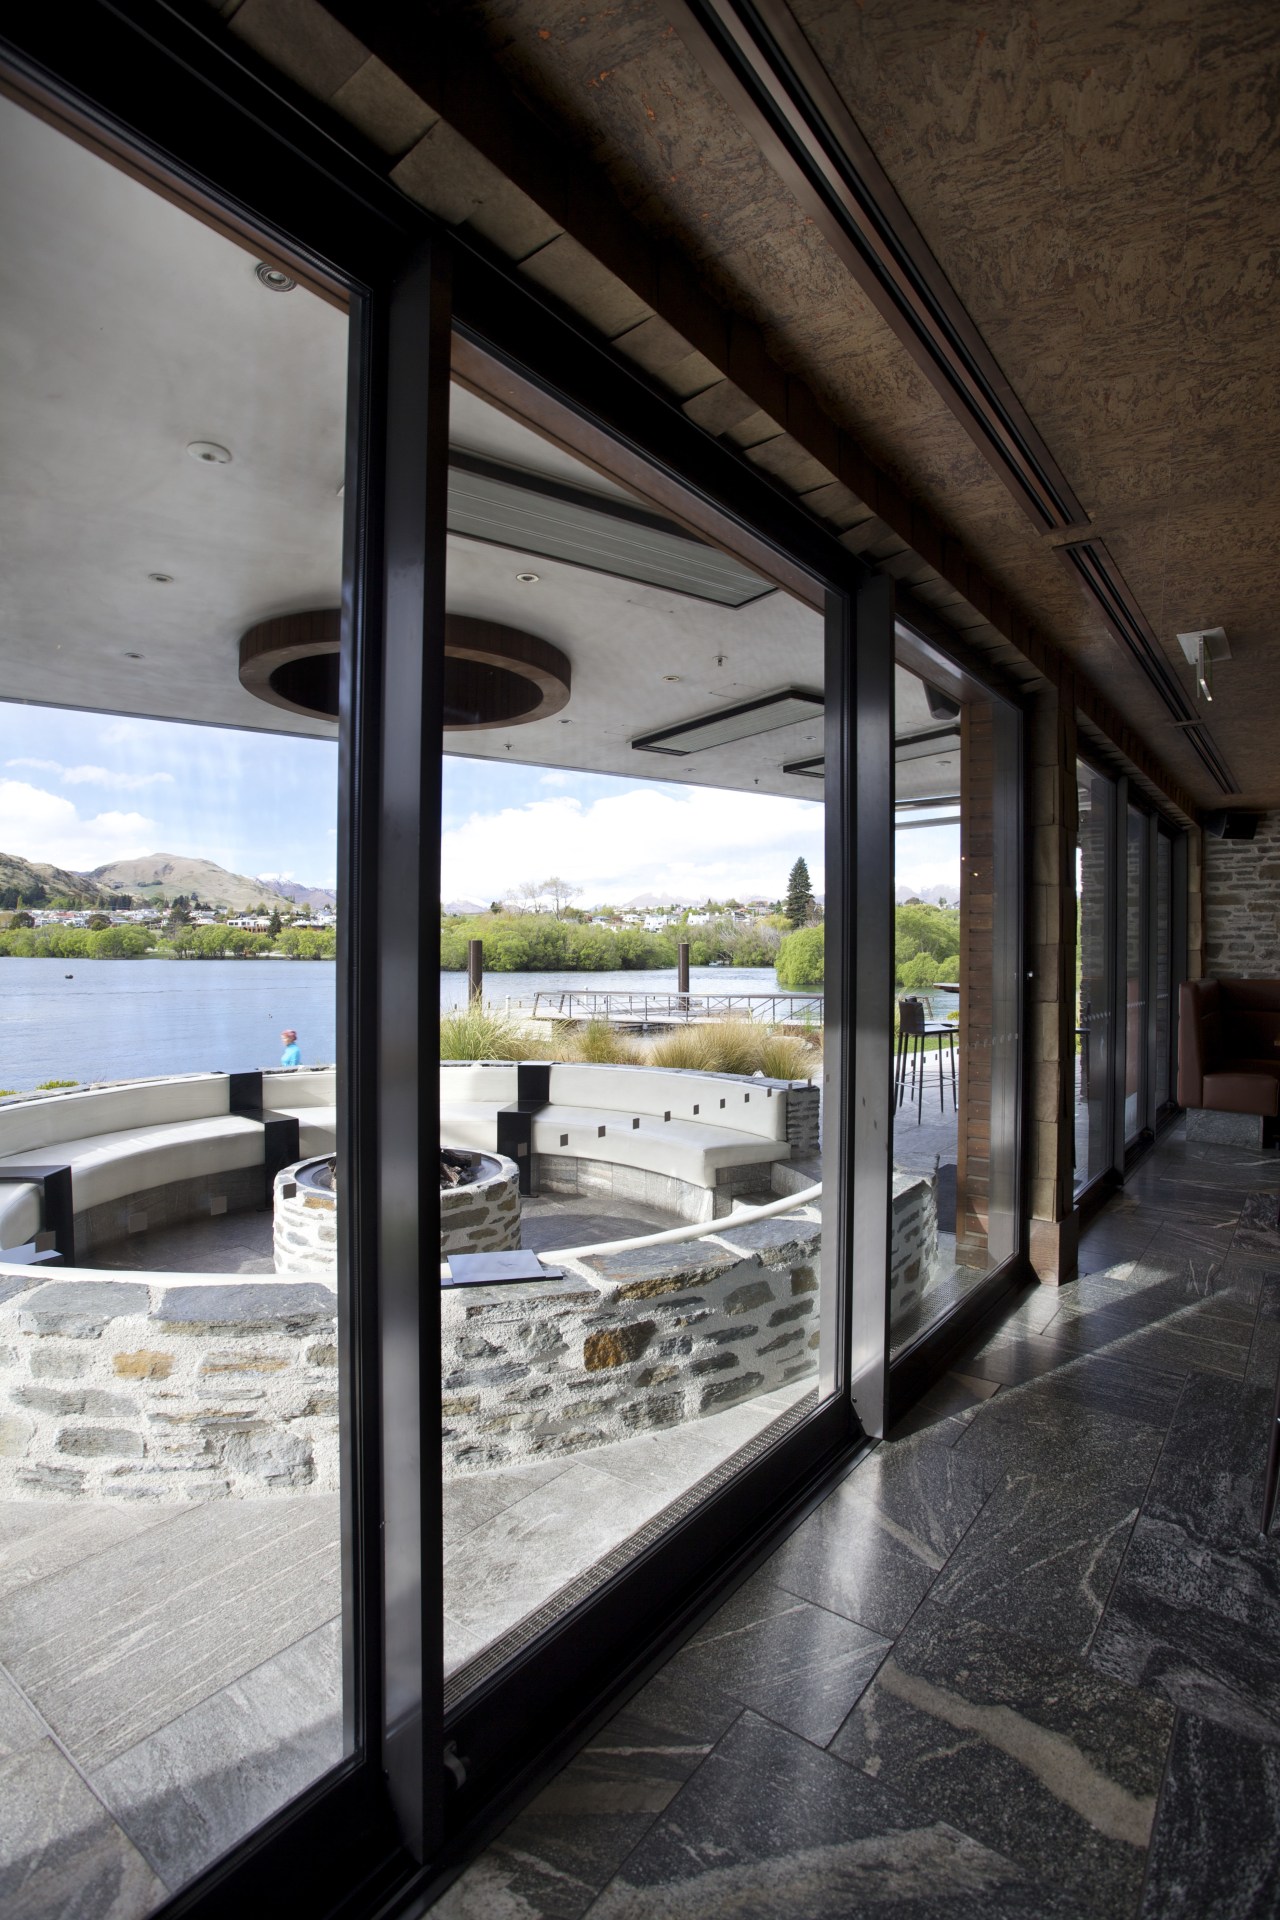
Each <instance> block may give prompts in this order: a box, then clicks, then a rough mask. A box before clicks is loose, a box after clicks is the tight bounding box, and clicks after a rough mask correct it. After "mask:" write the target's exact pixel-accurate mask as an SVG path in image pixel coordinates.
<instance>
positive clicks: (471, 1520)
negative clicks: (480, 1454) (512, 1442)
mask: <svg viewBox="0 0 1280 1920" xmlns="http://www.w3.org/2000/svg"><path fill="white" fill-rule="evenodd" d="M570 1464H571V1462H570V1461H569V1460H567V1459H564V1460H552V1461H546V1462H542V1461H539V1462H536V1463H535V1464H533V1465H531V1466H525V1467H508V1468H507V1469H506V1470H505V1471H499V1472H496V1473H465V1474H459V1475H457V1477H456V1478H454V1479H449V1480H446V1481H445V1482H444V1484H443V1485H442V1487H441V1489H440V1492H441V1504H442V1509H443V1514H442V1518H443V1528H444V1544H445V1546H446V1547H453V1546H456V1545H457V1544H458V1542H459V1541H461V1540H465V1539H466V1538H467V1536H468V1535H469V1534H472V1533H474V1532H475V1531H476V1529H477V1527H482V1526H483V1525H484V1524H485V1522H486V1521H488V1520H492V1519H493V1518H494V1517H495V1515H497V1514H499V1513H505V1512H506V1511H507V1509H508V1508H509V1507H514V1506H515V1505H517V1503H518V1502H519V1501H521V1500H524V1499H527V1497H528V1496H529V1495H530V1494H531V1493H536V1492H537V1491H538V1489H539V1487H545V1486H546V1484H547V1482H548V1481H549V1480H554V1479H555V1478H556V1475H557V1474H561V1473H564V1472H565V1471H566V1469H567V1468H568V1467H569V1466H570Z"/></svg>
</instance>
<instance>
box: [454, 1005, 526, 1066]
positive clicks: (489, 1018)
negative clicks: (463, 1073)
mask: <svg viewBox="0 0 1280 1920" xmlns="http://www.w3.org/2000/svg"><path fill="white" fill-rule="evenodd" d="M546 1054H547V1048H546V1045H545V1043H544V1042H543V1040H542V1039H541V1037H540V1036H533V1035H530V1034H529V1033H527V1032H526V1030H525V1028H524V1027H523V1026H521V1025H520V1024H519V1023H518V1022H517V1021H515V1020H510V1019H508V1018H507V1016H506V1015H505V1014H502V1013H492V1012H490V1011H489V1010H488V1009H487V1008H485V1007H475V1006H472V1007H455V1008H454V1009H453V1011H452V1012H451V1013H442V1014H441V1016H440V1058H441V1059H442V1060H540V1059H544V1058H545V1057H546Z"/></svg>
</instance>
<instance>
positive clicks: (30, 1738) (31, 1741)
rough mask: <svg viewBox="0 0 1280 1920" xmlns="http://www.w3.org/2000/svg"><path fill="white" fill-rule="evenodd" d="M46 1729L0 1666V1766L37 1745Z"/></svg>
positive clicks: (0, 1818)
mask: <svg viewBox="0 0 1280 1920" xmlns="http://www.w3.org/2000/svg"><path fill="white" fill-rule="evenodd" d="M48 1732H49V1729H48V1728H47V1727H46V1726H45V1724H44V1721H43V1720H42V1719H41V1718H40V1716H39V1714H38V1713H36V1712H35V1710H34V1709H33V1708H32V1707H31V1705H30V1704H29V1702H28V1701H27V1700H26V1698H25V1697H24V1695H23V1694H22V1693H21V1692H20V1691H19V1689H18V1688H17V1687H15V1686H14V1684H13V1681H12V1680H11V1679H10V1678H9V1676H8V1674H7V1673H5V1672H4V1671H3V1669H2V1668H0V1765H4V1764H6V1763H7V1762H8V1761H10V1760H12V1759H14V1758H15V1757H16V1756H17V1755H18V1754H22V1753H29V1752H30V1751H31V1749H32V1748H33V1747H38V1746H39V1744H40V1742H41V1741H42V1740H44V1739H46V1738H47V1736H48ZM3 1818H4V1807H3V1803H0V1823H2V1822H3Z"/></svg>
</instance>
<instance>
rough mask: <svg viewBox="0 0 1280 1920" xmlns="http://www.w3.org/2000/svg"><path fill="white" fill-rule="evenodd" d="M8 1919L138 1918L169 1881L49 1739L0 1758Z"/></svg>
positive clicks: (2, 1900)
mask: <svg viewBox="0 0 1280 1920" xmlns="http://www.w3.org/2000/svg"><path fill="white" fill-rule="evenodd" d="M0 1808H3V1810H4V1817H3V1820H0V1912H2V1913H3V1914H4V1916H5V1920H141V1917H142V1916H143V1915H144V1914H148V1913H150V1912H151V1911H152V1910H153V1909H154V1908H155V1907H158V1906H159V1905H160V1904H161V1902H162V1901H163V1900H165V1899H166V1898H167V1896H168V1892H169V1889H168V1888H166V1887H165V1885H164V1883H163V1882H162V1881H161V1880H159V1879H157V1878H156V1875H155V1874H154V1873H153V1872H152V1871H151V1868H150V1867H149V1866H148V1865H147V1863H146V1861H145V1860H144V1859H143V1857H142V1855H141V1854H140V1853H139V1852H138V1850H137V1848H136V1847H135V1846H133V1844H132V1843H131V1841H130V1840H129V1839H128V1837H127V1836H126V1835H125V1834H124V1833H123V1832H122V1831H121V1829H120V1828H119V1827H118V1826H117V1825H116V1823H115V1821H114V1820H113V1819H112V1818H111V1816H110V1815H109V1814H108V1813H107V1811H106V1809H105V1808H104V1807H103V1806H102V1804H101V1802H100V1801H99V1800H97V1799H96V1798H95V1797H94V1795H93V1794H92V1793H91V1792H90V1791H89V1789H88V1787H87V1786H86V1785H85V1783H84V1781H83V1780H82V1779H81V1777H80V1775H79V1774H78V1773H77V1772H76V1770H75V1768H74V1767H73V1766H71V1765H70V1763H69V1762H68V1761H67V1760H66V1759H65V1757H64V1756H63V1755H62V1754H61V1753H59V1752H58V1749H57V1748H56V1746H55V1745H54V1743H53V1741H52V1740H43V1741H41V1743H40V1745H39V1746H38V1747H36V1748H34V1749H32V1750H30V1751H28V1752H26V1753H24V1754H22V1755H20V1756H19V1757H17V1758H16V1759H12V1760H6V1761H3V1762H0Z"/></svg>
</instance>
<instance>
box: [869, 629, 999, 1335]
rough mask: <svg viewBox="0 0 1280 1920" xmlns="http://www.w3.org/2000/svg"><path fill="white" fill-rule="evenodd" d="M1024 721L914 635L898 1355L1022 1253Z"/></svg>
mask: <svg viewBox="0 0 1280 1920" xmlns="http://www.w3.org/2000/svg"><path fill="white" fill-rule="evenodd" d="M1019 764H1020V763H1019V723H1018V715H1017V713H1016V711H1015V710H1014V709H1013V708H1012V707H1010V706H1009V705H1008V704H1007V703H1006V702H1005V701H1003V700H1000V699H998V698H997V697H996V696H994V695H993V694H991V693H990V692H989V691H988V690H987V689H985V688H983V687H982V686H980V685H979V684H978V683H977V682H976V681H974V680H973V679H971V678H970V677H969V676H968V675H965V674H962V673H960V672H959V671H958V670H957V669H956V668H955V667H954V666H953V665H952V664H951V663H950V662H948V661H946V660H945V659H944V658H943V657H942V656H941V655H940V654H935V653H933V652H932V651H931V650H930V649H927V648H925V647H924V646H923V645H922V644H921V643H920V642H919V641H917V640H916V639H915V638H914V637H913V636H910V635H906V634H900V636H899V656H898V669H897V681H896V688H895V720H894V769H895V801H894V845H895V902H896V904H895V911H894V921H895V939H894V947H895V951H894V975H895V986H894V993H895V1001H896V1011H895V1016H894V1025H895V1049H894V1084H893V1111H894V1126H893V1212H892V1244H891V1251H890V1294H889V1299H890V1343H891V1351H895V1352H896V1351H898V1350H900V1349H901V1348H903V1347H905V1346H906V1345H908V1344H909V1343H910V1342H911V1341H912V1340H914V1339H916V1338H918V1337H919V1336H920V1335H921V1334H922V1333H924V1332H925V1331H927V1330H928V1329H929V1328H930V1327H931V1326H933V1325H935V1324H936V1323H937V1322H938V1321H939V1320H940V1319H941V1318H942V1317H943V1316H944V1315H945V1314H946V1313H948V1312H949V1311H950V1310H951V1309H952V1308H953V1307H955V1306H956V1305H957V1304H958V1303H959V1302H960V1301H962V1300H964V1299H965V1298H966V1297H967V1296H968V1295H969V1294H971V1293H972V1292H973V1291H974V1289H975V1288H976V1287H977V1286H978V1285H979V1284H980V1283H981V1282H982V1281H983V1280H984V1279H985V1278H986V1277H987V1276H988V1275H989V1274H990V1273H992V1272H993V1271H994V1270H995V1269H997V1268H998V1267H1000V1266H1001V1265H1002V1264H1003V1263H1004V1262H1005V1261H1006V1260H1008V1259H1010V1258H1011V1257H1012V1256H1013V1254H1014V1253H1015V1252H1016V1250H1017V1247H1018V1244H1019V1241H1018V1214H1017V1202H1016V1191H1017V1179H1016V1166H1017V1151H1018V1148H1017V1124H1016V1115H1017V1073H1018V1045H1019V1028H1020V1020H1019V1004H1020V1002H1019V992H1020V986H1019V972H1020V969H1019V954H1020V951H1021V933H1020V929H1021V911H1022V909H1021V885H1020V875H1019V859H1020V854H1019V844H1020V806H1019V798H1018V793H1019V784H1018V783H1019Z"/></svg>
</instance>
